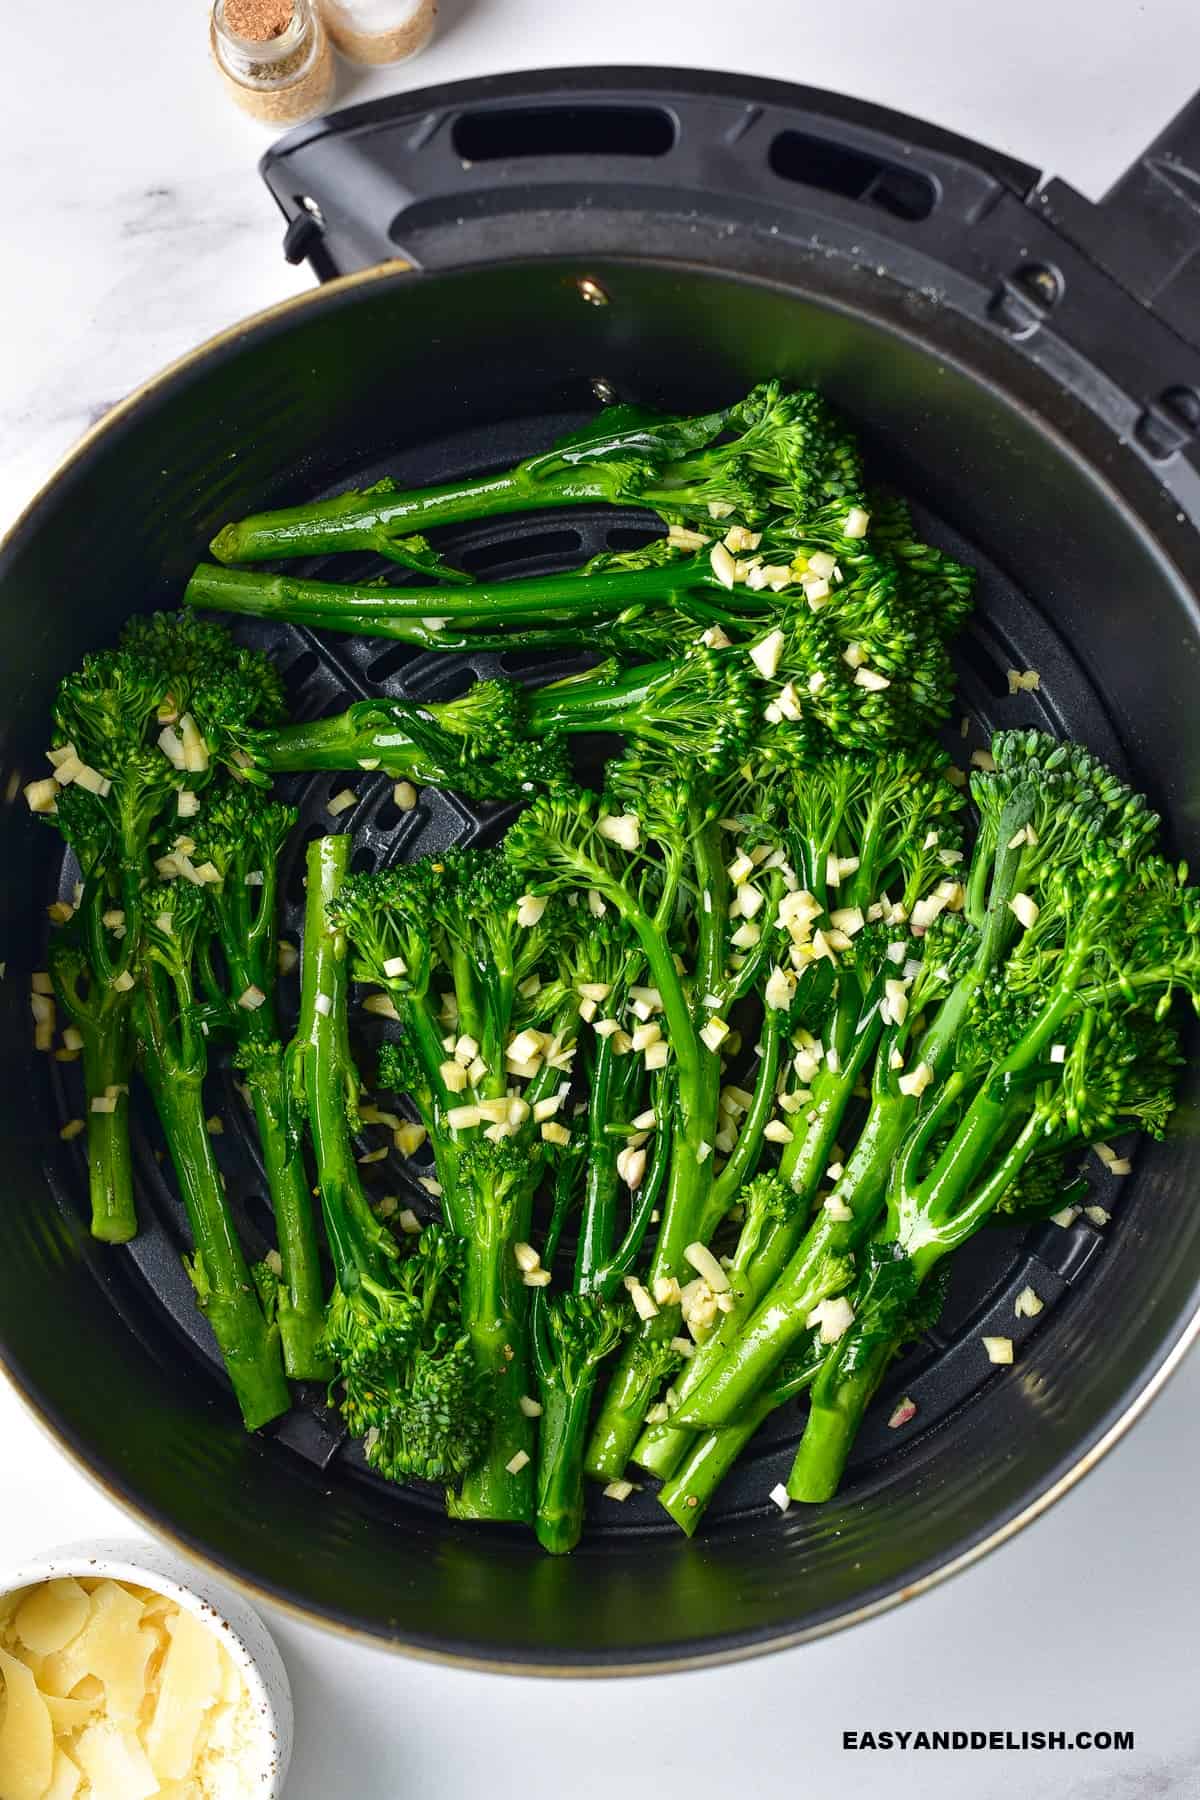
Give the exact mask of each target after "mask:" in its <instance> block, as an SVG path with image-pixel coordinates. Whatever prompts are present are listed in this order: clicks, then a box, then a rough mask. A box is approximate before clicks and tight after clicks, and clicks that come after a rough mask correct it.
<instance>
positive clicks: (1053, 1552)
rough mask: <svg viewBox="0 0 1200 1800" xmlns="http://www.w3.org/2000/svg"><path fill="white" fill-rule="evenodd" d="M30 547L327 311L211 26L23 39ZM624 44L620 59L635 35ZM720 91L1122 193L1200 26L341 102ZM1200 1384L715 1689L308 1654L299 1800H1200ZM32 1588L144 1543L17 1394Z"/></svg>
mask: <svg viewBox="0 0 1200 1800" xmlns="http://www.w3.org/2000/svg"><path fill="white" fill-rule="evenodd" d="M4 12H5V20H4V27H5V29H4V37H3V42H2V44H0V171H3V176H4V181H3V192H4V216H3V226H2V231H3V240H2V241H3V248H2V251H0V259H2V260H0V268H2V270H3V282H2V285H0V325H2V328H3V330H2V338H3V345H4V354H3V356H2V357H0V523H2V522H4V521H6V520H7V519H8V518H9V517H11V516H12V515H13V514H14V513H15V512H16V510H17V509H18V507H19V506H20V505H21V503H22V502H23V501H24V500H25V499H27V498H28V497H29V495H30V494H31V493H32V491H33V490H34V488H35V487H36V486H37V485H38V483H39V482H40V480H41V479H42V478H43V477H44V475H45V474H46V473H47V471H48V470H49V469H50V467H51V466H52V464H53V462H54V460H55V459H56V458H57V457H58V455H59V454H60V453H61V452H62V451H63V450H64V449H65V448H66V447H67V446H68V445H69V444H70V443H71V442H72V441H73V440H74V438H76V437H77V436H78V435H79V433H80V432H81V431H82V430H83V429H84V427H85V426H86V425H87V424H88V422H89V421H90V420H92V419H94V418H95V417H97V416H98V415H99V414H100V413H102V412H103V411H104V410H105V409H106V407H107V406H109V405H110V404H111V403H112V402H113V401H115V400H117V399H118V398H119V397H120V396H121V395H122V394H124V393H125V392H127V391H128V390H129V388H130V387H132V386H133V385H134V384H135V383H136V382H137V381H139V380H140V379H141V378H142V377H144V376H146V375H149V374H151V373H152V372H153V371H154V370H155V369H156V368H157V367H159V366H160V365H161V364H163V363H165V362H166V361H168V360H169V359H170V358H172V357H174V356H176V355H178V354H179V353H181V352H182V351H184V350H187V349H189V348H190V347H191V346H192V345H193V344H194V343H196V342H197V341H198V340H200V339H201V338H203V337H205V336H207V335H209V334H210V333H212V332H214V331H216V330H218V329H219V328H220V327H222V326H223V325H225V324H227V323H229V322H230V321H232V320H234V319H236V318H238V317H239V316H242V315H244V314H246V313H249V312H252V311H254V310H255V309H256V308H258V307H261V306H264V305H266V304H268V303H269V302H271V301H273V300H276V299H278V298H279V297H281V296H282V295H284V294H286V293H288V292H290V291H293V290H294V289H296V288H297V287H299V286H301V285H303V284H305V283H306V282H307V281H308V279H309V277H308V275H307V273H306V272H305V271H297V270H294V269H289V268H288V267H287V266H286V265H285V264H284V262H283V260H282V257H281V255H280V251H279V224H278V219H277V216H276V214H275V211H274V207H273V204H272V203H271V202H270V200H269V198H268V196H267V194H266V191H265V189H263V188H262V186H261V184H260V183H259V180H258V177H257V175H256V173H255V170H254V164H255V161H256V159H257V157H258V155H259V154H260V153H261V151H262V150H263V148H264V147H265V145H266V143H267V142H268V141H269V134H268V133H267V132H266V131H265V130H264V129H263V128H260V127H257V126H255V125H254V124H253V123H251V122H249V121H247V120H245V119H243V118H242V117H241V116H240V115H239V114H238V113H236V112H235V111H234V109H233V108H232V107H231V106H230V105H229V104H228V102H227V101H226V100H225V98H224V97H223V95H222V93H221V90H220V86H219V84H218V82H217V80H216V79H215V77H214V75H213V72H212V70H211V69H210V68H209V67H208V64H207V60H206V53H205V6H204V0H169V4H163V0H119V3H118V4H115V5H110V6H103V5H97V4H95V3H94V0H59V4H58V5H57V6H44V5H43V6H36V5H26V6H17V5H16V4H12V5H10V6H6V7H5V8H4ZM622 26H625V27H626V29H625V30H624V31H622V29H621V27H622ZM605 61H608V62H627V63H644V64H645V63H660V64H671V63H673V64H683V65H702V64H703V65H708V66H712V67H716V68H723V69H727V70H742V71H747V72H750V73H754V74H763V75H772V76H776V77H781V78H785V79H786V78H792V79H796V80H800V81H804V82H808V83H810V84H812V85H814V86H825V87H829V88H832V89H840V90H842V91H845V92H850V93H855V94H858V95H861V96H863V97H866V98H869V99H873V100H877V101H881V102H883V103H885V104H888V105H891V106H895V107H898V108H901V109H904V110H907V111H909V112H912V113H915V114H921V115H924V116H925V117H927V118H929V119H932V120H934V121H936V122H938V123H940V124H943V125H945V126H948V127H950V128H952V129H956V130H958V131H961V132H963V133H965V134H967V135H970V136H975V137H977V138H980V139H983V140H986V141H990V142H992V143H993V144H995V145H997V146H998V147H1000V148H1002V149H1004V150H1006V151H1009V152H1010V153H1012V154H1014V155H1016V156H1019V157H1022V158H1024V159H1025V160H1027V161H1030V162H1034V163H1037V164H1038V165H1039V166H1041V167H1043V168H1045V169H1048V170H1052V171H1053V172H1055V173H1058V174H1061V175H1063V176H1065V177H1067V178H1068V179H1069V180H1071V181H1073V182H1074V183H1075V185H1076V186H1078V187H1080V188H1081V189H1083V190H1084V191H1085V192H1087V193H1090V194H1092V195H1096V194H1098V193H1100V192H1101V191H1102V190H1103V189H1104V187H1106V186H1107V184H1108V183H1109V182H1110V181H1111V180H1112V179H1113V178H1114V177H1115V176H1116V175H1117V174H1118V173H1119V172H1120V170H1121V169H1122V168H1123V166H1124V165H1125V163H1126V162H1127V161H1128V160H1129V159H1130V158H1131V157H1132V156H1133V155H1134V153H1135V152H1136V151H1137V150H1138V149H1139V148H1140V147H1141V146H1142V145H1143V144H1144V143H1145V142H1146V141H1148V140H1149V139H1150V138H1151V137H1152V136H1153V135H1154V134H1155V132H1156V131H1157V130H1158V129H1159V128H1160V127H1161V126H1162V125H1163V124H1164V123H1165V122H1166V120H1167V119H1168V118H1169V117H1170V115H1171V114H1172V112H1174V111H1175V110H1176V108H1177V107H1178V106H1179V105H1181V104H1182V102H1183V101H1184V100H1185V99H1186V98H1187V97H1188V94H1189V93H1190V91H1191V89H1192V87H1193V86H1194V85H1195V84H1196V82H1197V81H1200V8H1197V7H1196V5H1195V3H1194V0H1140V3H1139V0H1108V4H1107V5H1106V6H1104V7H1097V6H1094V5H1092V4H1090V0H1059V3H1058V4H1057V5H1053V4H1051V5H1047V4H1045V0H1007V4H1006V5H1004V6H1003V7H990V8H983V7H975V6H968V5H964V4H963V0H911V3H910V4H909V5H908V6H906V7H899V6H896V5H895V4H894V0H859V3H858V4H857V5H856V6H854V7H849V8H832V7H821V8H817V7H813V6H809V5H804V4H800V3H799V0H740V4H736V5H731V4H719V3H718V0H657V4H656V5H653V6H647V5H644V4H640V3H638V0H604V3H603V4H591V5H585V4H583V3H582V0H559V3H558V4H557V5H556V6H542V5H538V4H536V3H535V0H442V7H441V33H440V36H439V39H438V41H437V42H436V43H435V45H434V46H433V48H432V49H431V50H430V51H429V52H428V53H427V54H426V55H425V56H423V57H422V58H420V59H419V60H418V61H416V62H415V63H413V64H411V65H409V66H407V67H404V68H400V69H396V70H390V71H389V70H385V71H381V72H377V73H374V74H372V75H370V76H364V75H352V74H351V72H350V71H349V70H347V69H346V68H343V70H342V77H343V79H342V91H341V96H340V97H341V99H342V100H349V99H362V98H367V97H370V96H372V95H374V94H378V93H385V92H390V91H393V90H398V89H407V88H412V87H418V86H422V85H425V84H427V83H435V82H443V81H449V80H454V79H457V78H460V77H464V76H471V75H481V74H488V73H494V72H498V71H502V70H505V69H519V68H526V67H534V66H543V67H545V66H554V65H556V64H558V65H561V64H568V63H588V62H597V63H599V62H605ZM1198 1408H1200V1360H1198V1359H1197V1358H1196V1357H1193V1358H1192V1359H1191V1360H1190V1362H1188V1363H1187V1364H1186V1365H1185V1366H1184V1368H1183V1370H1182V1372H1181V1373H1180V1374H1179V1375H1178V1376H1177V1377H1176V1379H1175V1380H1174V1382H1173V1383H1172V1384H1171V1386H1170V1388H1169V1389H1168V1391H1167V1393H1166V1394H1165V1396H1164V1397H1163V1398H1162V1399H1161V1401H1160V1402H1159V1403H1158V1404H1156V1405H1155V1406H1154V1407H1153V1408H1152V1410H1151V1412H1150V1413H1149V1415H1148V1416H1147V1417H1146V1418H1145V1419H1144V1420H1143V1422H1142V1423H1141V1424H1139V1425H1138V1426H1137V1427H1136V1428H1135V1430H1134V1431H1133V1432H1132V1433H1131V1435H1130V1436H1129V1437H1128V1438H1127V1439H1126V1440H1125V1441H1124V1443H1123V1444H1122V1445H1121V1446H1120V1447H1119V1448H1118V1449H1117V1450H1116V1451H1115V1452H1114V1453H1113V1454H1112V1455H1111V1456H1110V1457H1109V1458H1108V1460H1107V1461H1106V1462H1105V1463H1104V1464H1103V1465H1102V1466H1101V1468H1100V1469H1099V1470H1098V1471H1097V1472H1096V1473H1094V1474H1093V1475H1092V1476H1090V1477H1089V1478H1088V1480H1086V1481H1085V1482H1084V1483H1083V1484H1082V1486H1080V1487H1079V1488H1077V1489H1076V1490H1075V1491H1074V1492H1073V1493H1072V1494H1071V1495H1070V1496H1069V1497H1068V1498H1067V1499H1066V1500H1065V1501H1063V1502H1062V1503H1061V1504H1060V1505H1059V1506H1058V1507H1057V1508H1056V1509H1055V1510H1054V1511H1053V1512H1052V1513H1051V1514H1049V1515H1048V1516H1047V1517H1046V1518H1044V1519H1043V1520H1042V1521H1040V1522H1039V1523H1038V1524H1037V1525H1035V1526H1034V1527H1033V1528H1032V1529H1030V1530H1029V1531H1027V1532H1025V1533H1024V1534H1023V1535H1022V1536H1021V1537H1020V1538H1018V1539H1017V1540H1016V1541H1015V1542H1014V1543H1012V1544H1010V1545H1009V1546H1008V1547H1007V1548H1005V1549H1004V1550H1002V1551H1001V1552H1000V1553H998V1554H997V1555H994V1556H992V1557H991V1558H989V1559H988V1560H986V1561H985V1562H984V1563H982V1564H980V1565H978V1566H976V1567H975V1568H974V1569H972V1570H971V1571H969V1572H968V1573H967V1574H965V1575H963V1576H960V1577H959V1578H958V1579H957V1580H956V1581H954V1582H952V1583H951V1584H950V1585H949V1586H946V1587H942V1588H939V1589H938V1590H936V1591H935V1592H934V1593H932V1594H930V1595H928V1596H926V1597H925V1598H923V1599H921V1600H919V1601H916V1602H914V1603H912V1604H910V1605H908V1606H906V1607H904V1608H902V1609H900V1610H899V1611H897V1612H893V1613H891V1614H889V1615H888V1616H887V1617H885V1618H882V1619H879V1620H877V1621H875V1622H874V1623H872V1624H870V1625H867V1626H863V1627H860V1628H859V1629H857V1630H855V1631H853V1632H850V1633H845V1634H843V1635H841V1636H839V1637H837V1638H834V1639H831V1640H827V1641H825V1642H823V1643H821V1644H817V1645H813V1646H809V1647H807V1648H804V1649H801V1650H797V1651H793V1652H790V1653H788V1654H786V1655H782V1656H777V1657H774V1658H771V1659H768V1660H766V1661H760V1662H755V1663H750V1664H743V1665H741V1666H739V1667H736V1668H730V1669H724V1670H716V1671H712V1672H709V1673H705V1674H696V1675H685V1676H674V1677H663V1678H659V1679H657V1680H655V1681H653V1682H636V1683H635V1682H631V1681H627V1680H622V1681H615V1682H602V1683H590V1684H586V1685H585V1684H582V1683H579V1682H533V1681H530V1680H516V1679H509V1680H503V1679H497V1678H495V1677H490V1676H480V1675H471V1674H463V1673H459V1672H454V1671H450V1670H445V1669H440V1668H435V1667H432V1666H428V1665H422V1664H419V1663H414V1662H407V1661H404V1660H401V1659H398V1658H394V1657H390V1656H388V1655H387V1654H385V1653H383V1652H380V1651H374V1650H369V1649H364V1648H362V1647H360V1646H357V1645H354V1644H350V1643H348V1642H343V1641H341V1640H339V1639H337V1638H335V1637H333V1636H329V1635H326V1634H323V1633H321V1632H318V1631H316V1630H311V1629H307V1628H304V1627H301V1626H298V1625H296V1624H294V1623H292V1622H290V1621H287V1620H283V1619H277V1618H275V1617H274V1615H272V1623H273V1624H274V1625H276V1626H277V1629H278V1633H279V1637H280V1641H281V1644H282V1647H283V1650H284V1654H285V1656H286V1658H287V1662H288V1666H289V1669H290V1672H291V1676H292V1681H293V1684H294V1687H295V1690H296V1700H297V1715H298V1736H297V1746H296V1758H295V1762H294V1765H293V1770H294V1772H293V1776H292V1779H291V1781H290V1783H289V1787H288V1794H289V1800H333V1797H334V1796H341V1795H346V1796H349V1797H352V1800H407V1797H408V1796H410V1795H411V1796H413V1797H414V1800H465V1797H466V1796H467V1795H469V1794H472V1795H473V1794H476V1793H480V1792H489V1793H493V1794H497V1795H500V1796H507V1795H508V1794H510V1793H511V1794H514V1795H515V1794H517V1793H520V1794H521V1795H522V1796H523V1797H525V1800H592V1797H593V1796H595V1797H596V1800H600V1797H601V1796H603V1797H604V1800H611V1796H612V1794H613V1793H614V1792H615V1791H621V1790H622V1788H624V1789H626V1790H628V1789H629V1787H630V1785H631V1783H636V1784H638V1785H640V1784H641V1783H642V1782H645V1783H646V1784H647V1785H648V1784H649V1783H651V1782H653V1783H654V1785H655V1787H656V1789H657V1790H658V1791H659V1792H661V1793H662V1794H664V1795H669V1796H671V1797H672V1800H674V1797H675V1796H677V1795H682V1794H685V1793H690V1792H693V1791H697V1792H703V1793H721V1792H725V1793H733V1792H745V1793H748V1794H750V1795H753V1796H755V1800H783V1797H784V1796H785V1795H786V1796H789V1797H790V1796H792V1795H793V1794H795V1793H797V1792H802V1793H805V1794H807V1795H824V1794H829V1793H836V1794H837V1795H838V1796H839V1800H842V1797H844V1800H852V1797H856V1796H867V1797H869V1800H893V1797H894V1800H910V1797H912V1800H916V1796H918V1795H919V1796H921V1800H1012V1797H1013V1796H1016V1797H1017V1800H1042V1797H1043V1796H1045V1797H1047V1800H1049V1797H1050V1796H1054V1797H1055V1800H1109V1797H1112V1800H1143V1797H1145V1800H1150V1797H1151V1796H1153V1797H1154V1800H1185V1797H1189V1800H1195V1796H1197V1795H1198V1794H1200V1724H1198V1723H1197V1721H1198V1719H1200V1712H1198V1709H1197V1705H1196V1665H1197V1655H1196V1651H1197V1640H1198V1635H1200V1634H1198V1629H1197V1623H1196V1621H1197V1616H1198V1601H1200V1592H1198V1586H1200V1583H1198V1581H1197V1571H1198V1567H1200V1562H1198V1558H1197V1553H1196V1544H1195V1536H1194V1526H1193V1523H1192V1521H1193V1519H1194V1517H1195V1513H1196V1495H1197V1493H1198V1492H1200V1447H1198V1445H1197V1440H1196V1433H1195V1430H1194V1420H1195V1417H1196V1414H1197V1410H1198ZM0 1443H2V1444H3V1446H4V1450H3V1460H2V1464H0V1542H2V1544H3V1548H4V1552H5V1554H6V1556H7V1557H9V1558H19V1557H20V1556H22V1555H24V1554H26V1553H28V1552H32V1551H34V1550H38V1549H43V1548H46V1547H48V1546H49V1545H51V1544H53V1543H55V1542H61V1541H64V1540H67V1539H74V1538H80V1537H85V1536H90V1535H95V1534H100V1533H104V1532H109V1531H112V1530H113V1529H117V1530H132V1529H135V1528H134V1527H130V1526H129V1524H128V1522H127V1521H125V1520H123V1518H122V1516H121V1515H120V1514H119V1513H117V1512H116V1510H115V1509H114V1508H113V1507H112V1506H111V1504H110V1503H109V1502H108V1501H107V1500H106V1499H105V1498H104V1497H103V1496H102V1495H101V1494H100V1493H99V1492H98V1491H97V1490H96V1489H94V1488H93V1487H92V1486H91V1485H90V1484H89V1483H88V1482H87V1481H86V1480H85V1479H84V1478H83V1477H82V1476H81V1475H80V1474H79V1473H78V1472H77V1471H76V1470H75V1469H74V1468H73V1466H71V1465H70V1464H69V1463H68V1462H67V1461H66V1460H65V1459H64V1458H63V1456H62V1455H61V1454H60V1452H59V1451H58V1450H57V1449H56V1448H55V1446H54V1445H53V1444H52V1443H50V1442H49V1441H48V1440H47V1439H46V1438H44V1437H43V1436H42V1434H41V1432H40V1431H39V1429H38V1428H37V1427H36V1426H35V1424H34V1423H33V1422H32V1420H31V1419H30V1418H29V1417H28V1416H27V1415H26V1414H25V1412H24V1410H23V1408H22V1406H21V1404H20V1403H19V1402H18V1400H17V1399H16V1397H15V1395H13V1394H12V1393H11V1392H9V1391H8V1390H7V1389H0ZM886 1727H899V1728H902V1729H914V1730H915V1729H920V1728H926V1729H933V1728H938V1729H953V1728H957V1727H965V1728H968V1729H969V1728H978V1727H983V1728H989V1729H998V1730H1003V1729H1005V1728H1009V1729H1013V1730H1020V1729H1022V1728H1029V1729H1043V1728H1044V1729H1050V1730H1065V1731H1067V1732H1068V1734H1072V1733H1074V1732H1075V1731H1077V1730H1092V1731H1095V1730H1114V1729H1116V1730H1133V1731H1134V1732H1135V1733H1136V1739H1137V1742H1136V1748H1135V1749H1134V1750H1133V1751H1132V1752H1115V1751H1088V1752H1074V1753H1063V1754H1054V1753H1042V1754H1034V1753H1028V1754H1020V1753H1017V1752H1011V1753H1010V1752H991V1753H984V1752H973V1753H972V1752H960V1753H953V1754H936V1753H929V1754H919V1753H915V1752H909V1753H908V1754H904V1753H902V1752H898V1751H896V1752H887V1753H884V1752H876V1753H871V1752H859V1753H855V1754H852V1753H849V1752H846V1751H844V1750H843V1749H842V1748H841V1741H842V1732H843V1730H849V1729H855V1728H857V1729H860V1730H861V1729H869V1728H875V1729H882V1728H886Z"/></svg>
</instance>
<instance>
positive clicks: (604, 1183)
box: [543, 1037, 620, 1431]
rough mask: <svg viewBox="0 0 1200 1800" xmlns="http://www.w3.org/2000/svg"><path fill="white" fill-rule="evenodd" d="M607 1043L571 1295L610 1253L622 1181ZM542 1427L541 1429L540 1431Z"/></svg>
mask: <svg viewBox="0 0 1200 1800" xmlns="http://www.w3.org/2000/svg"><path fill="white" fill-rule="evenodd" d="M617 1061H618V1059H617V1057H616V1054H615V1052H614V1050H613V1044H612V1039H611V1038H607V1037H606V1038H600V1039H599V1040H598V1042H597V1046H596V1061H595V1066H594V1068H593V1071H592V1081H591V1091H590V1093H589V1095H588V1121H587V1132H588V1149H587V1167H586V1169H585V1172H584V1178H583V1212H582V1216H581V1218H580V1221H579V1238H578V1242H577V1245H576V1249H575V1290H576V1292H577V1293H581V1294H582V1293H586V1292H587V1290H588V1289H589V1288H590V1287H591V1286H592V1284H593V1282H594V1280H595V1278H596V1275H597V1273H598V1271H599V1270H600V1269H601V1268H602V1267H603V1266H604V1264H605V1263H606V1262H607V1260H608V1259H609V1257H611V1255H612V1251H613V1238H614V1236H615V1235H616V1225H617V1196H618V1194H619V1192H620V1181H619V1178H618V1175H617V1156H618V1154H619V1151H620V1140H619V1139H617V1138H615V1137H614V1136H613V1135H612V1134H611V1133H610V1132H609V1130H608V1126H609V1124H610V1122H611V1114H612V1099H613V1088H614V1085H617V1078H618V1076H619V1074H620V1071H619V1069H618V1066H617ZM544 1429H545V1427H544V1426H543V1431H544Z"/></svg>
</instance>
